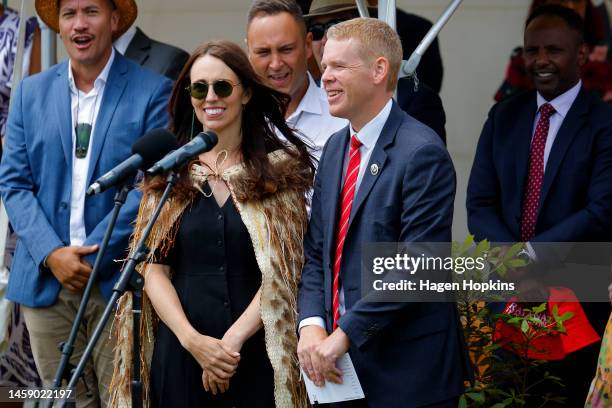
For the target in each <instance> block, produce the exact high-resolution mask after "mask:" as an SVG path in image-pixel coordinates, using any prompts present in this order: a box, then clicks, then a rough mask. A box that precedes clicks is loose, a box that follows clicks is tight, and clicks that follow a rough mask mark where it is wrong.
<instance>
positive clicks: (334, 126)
mask: <svg viewBox="0 0 612 408" xmlns="http://www.w3.org/2000/svg"><path fill="white" fill-rule="evenodd" d="M311 47H312V34H310V33H306V23H305V22H304V17H303V16H302V12H301V10H300V7H299V6H298V5H297V4H296V3H295V2H294V1H293V0H257V1H255V2H254V3H253V5H252V6H251V9H250V10H249V15H248V22H247V48H248V56H249V61H250V62H251V65H252V66H253V68H254V69H255V72H257V74H258V75H259V76H260V77H261V78H262V79H263V80H264V82H265V83H266V84H267V85H268V86H269V87H271V88H273V89H275V90H277V91H280V92H283V93H286V94H288V95H289V96H290V97H291V101H290V103H289V106H288V109H287V113H286V120H287V123H288V124H289V126H291V127H292V128H294V129H296V130H297V131H298V132H299V134H300V136H301V137H302V138H303V139H304V140H305V141H306V142H307V143H308V144H309V145H311V147H313V148H314V154H315V156H316V157H317V159H318V158H319V157H320V156H321V150H322V148H323V146H324V145H325V143H326V142H327V139H328V138H329V137H330V136H331V134H332V133H334V132H336V131H337V130H339V129H341V128H343V127H344V126H346V124H347V122H346V120H345V119H340V118H336V117H333V116H331V115H330V113H329V105H328V103H327V97H326V96H325V93H324V91H323V90H322V89H321V88H319V87H318V86H317V85H316V83H315V82H314V80H313V78H312V77H311V75H310V74H309V73H308V67H307V60H308V58H309V57H310V56H311V55H312V48H311Z"/></svg>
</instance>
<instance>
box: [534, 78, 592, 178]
mask: <svg viewBox="0 0 612 408" xmlns="http://www.w3.org/2000/svg"><path fill="white" fill-rule="evenodd" d="M581 86H582V81H578V83H577V84H576V85H575V86H573V87H572V88H570V89H569V90H567V91H565V93H562V94H561V95H559V96H557V97H556V98H555V99H553V100H552V101H547V100H546V99H544V97H543V96H542V95H540V93H539V92H538V94H537V96H536V100H537V103H538V112H537V113H536V117H535V120H534V121H533V130H532V132H531V135H532V136H531V140H533V135H534V134H535V129H536V126H537V124H538V120H540V107H541V106H542V105H544V104H545V103H549V104H551V105H552V107H553V108H555V113H553V114H552V115H551V117H550V126H549V128H548V136H547V137H546V145H545V146H544V172H546V163H548V156H550V150H551V149H552V146H553V143H555V139H556V138H557V133H558V132H559V128H560V127H561V124H562V123H563V120H564V119H565V117H566V116H567V112H568V111H569V110H570V108H571V107H572V104H573V103H574V101H575V100H576V97H577V96H578V93H579V92H580V87H581Z"/></svg>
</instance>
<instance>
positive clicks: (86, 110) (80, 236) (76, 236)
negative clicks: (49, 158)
mask: <svg viewBox="0 0 612 408" xmlns="http://www.w3.org/2000/svg"><path fill="white" fill-rule="evenodd" d="M114 60H115V50H114V49H113V50H112V52H111V56H110V58H109V59H108V62H107V63H106V66H105V67H104V69H102V72H100V75H98V77H97V78H96V80H95V81H94V87H93V89H92V90H91V91H89V93H87V94H86V93H85V92H83V91H80V90H78V89H77V87H76V84H75V82H74V76H73V74H72V65H71V63H70V62H68V83H69V86H70V105H71V112H72V117H71V121H72V122H71V123H72V194H71V195H70V245H83V242H85V238H86V236H87V234H86V232H85V219H84V215H85V190H86V189H87V185H86V184H87V171H88V170H89V162H90V159H91V146H92V145H93V138H94V134H95V129H96V119H97V117H98V113H99V112H100V105H101V103H102V95H104V87H105V85H106V80H107V78H108V73H109V71H110V67H111V65H112V64H113V61H114ZM77 115H78V117H77ZM77 123H89V124H91V126H92V128H91V136H90V137H89V147H88V149H87V155H86V156H85V157H84V158H82V159H79V158H77V157H76V155H75V148H74V147H75V145H76V133H75V128H76V125H77Z"/></svg>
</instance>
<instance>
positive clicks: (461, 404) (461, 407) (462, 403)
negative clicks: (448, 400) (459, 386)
mask: <svg viewBox="0 0 612 408" xmlns="http://www.w3.org/2000/svg"><path fill="white" fill-rule="evenodd" d="M458 408H467V399H466V398H465V394H464V395H462V396H461V397H460V398H459V407H458Z"/></svg>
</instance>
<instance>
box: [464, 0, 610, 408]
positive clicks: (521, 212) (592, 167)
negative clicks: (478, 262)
mask: <svg viewBox="0 0 612 408" xmlns="http://www.w3.org/2000/svg"><path fill="white" fill-rule="evenodd" d="M524 41H525V45H524V54H523V55H524V59H525V67H526V70H527V73H528V74H529V75H530V77H531V79H532V81H533V83H534V85H535V88H536V90H535V91H530V92H526V93H523V94H521V95H517V96H515V97H513V98H510V99H508V100H505V101H503V102H500V103H499V104H497V105H495V106H494V107H493V108H492V109H491V111H490V112H489V117H488V119H487V122H486V123H485V125H484V128H483V130H482V133H481V136H480V140H479V142H478V147H477V150H476V156H475V158H474V164H473V166H472V171H471V174H470V180H469V184H468V191H467V211H468V227H469V230H470V232H471V233H472V234H474V235H475V237H476V239H477V240H479V241H480V240H484V239H487V240H489V241H491V242H508V243H513V242H526V243H527V247H528V250H529V257H531V258H532V259H533V260H534V261H535V263H534V265H532V266H531V267H532V268H537V262H539V261H545V262H550V259H545V258H547V257H549V255H548V251H546V249H547V248H546V247H545V246H543V244H542V243H547V242H594V241H605V242H610V241H612V107H611V106H610V105H609V104H606V103H604V102H601V101H600V99H599V98H598V97H594V96H592V95H589V94H588V93H587V92H586V91H585V90H584V88H583V87H582V83H581V81H580V68H581V66H582V65H583V64H584V63H585V61H586V59H587V55H588V50H587V47H586V45H585V43H584V23H583V21H582V19H581V18H580V16H579V15H578V14H576V13H575V12H574V11H573V10H571V9H568V8H565V7H561V6H557V5H547V6H544V7H542V8H539V9H537V10H535V11H534V12H533V13H532V15H531V16H530V17H529V18H528V20H527V24H526V26H525V35H524ZM532 243H533V244H536V243H537V244H539V245H533V246H532V245H531V244H532ZM534 248H535V251H534ZM532 275H533V274H532ZM601 292H602V293H601V294H600V295H597V294H595V293H591V294H590V295H591V296H600V297H601V298H604V299H605V298H606V295H607V291H606V288H605V287H601ZM578 295H580V294H578ZM580 306H582V308H583V309H584V311H585V312H586V316H587V318H588V321H589V322H590V324H591V325H592V326H593V328H594V329H595V330H596V331H597V332H598V334H599V335H602V334H603V330H604V326H605V324H606V322H607V319H608V316H609V312H610V310H609V305H607V304H598V303H581V304H580V305H577V307H578V308H580ZM570 323H571V320H570ZM587 325H588V324H587ZM574 327H577V326H576V324H574ZM565 336H566V338H568V339H570V338H571V339H572V340H573V339H578V340H577V341H580V339H581V338H583V337H586V336H582V335H581V334H580V330H575V331H568V333H567V334H566V335H565ZM570 336H572V337H570ZM577 348H578V350H577V351H573V350H572V351H573V352H572V353H570V354H568V355H567V356H566V357H565V359H563V360H559V361H557V362H554V363H550V365H547V366H545V369H546V370H548V371H550V372H551V375H555V376H558V377H560V378H561V381H562V382H563V384H564V385H565V387H563V388H561V387H558V386H557V387H555V384H554V383H552V382H549V384H550V385H549V386H547V387H546V388H539V389H534V392H533V395H545V394H546V393H549V392H550V393H551V395H552V396H554V397H559V396H562V395H564V396H566V397H567V398H568V399H567V400H566V401H565V404H566V406H571V407H577V406H582V405H584V399H585V396H586V394H587V392H588V388H589V385H590V381H591V379H592V376H593V372H595V366H596V362H597V353H598V350H599V346H598V344H597V343H595V344H592V342H591V341H590V342H585V343H584V344H579V345H578V347H577ZM529 403H530V401H528V402H527V405H529Z"/></svg>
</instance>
